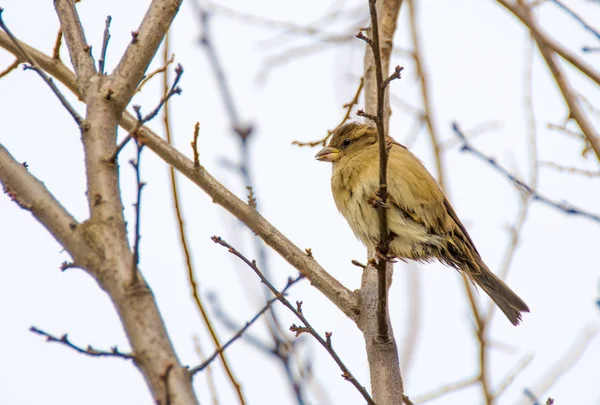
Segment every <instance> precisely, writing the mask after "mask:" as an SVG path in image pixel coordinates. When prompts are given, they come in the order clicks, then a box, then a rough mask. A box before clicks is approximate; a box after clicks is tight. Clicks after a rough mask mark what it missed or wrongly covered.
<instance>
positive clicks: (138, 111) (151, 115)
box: [110, 65, 183, 162]
mask: <svg viewBox="0 0 600 405" xmlns="http://www.w3.org/2000/svg"><path fill="white" fill-rule="evenodd" d="M182 74H183V67H182V66H181V65H177V67H176V68H175V80H174V81H173V84H172V85H171V89H170V90H169V92H168V93H167V94H165V95H163V97H162V98H161V99H160V102H159V103H158V105H157V106H156V108H155V109H154V110H152V111H150V112H149V113H148V114H146V115H145V116H143V117H142V113H141V108H140V106H137V105H134V106H133V109H134V110H135V113H136V115H137V123H136V125H135V127H134V128H133V130H132V131H130V132H129V133H128V134H127V136H126V137H125V139H123V141H122V142H121V143H120V144H119V145H118V146H117V149H116V150H115V153H114V154H113V155H112V156H111V157H110V161H111V162H114V161H116V160H117V156H119V153H121V151H122V150H123V148H124V147H125V146H126V145H127V144H128V143H129V141H130V140H131V138H133V137H136V136H137V132H138V131H139V129H140V128H141V127H142V125H144V124H145V123H147V122H148V121H151V120H152V119H154V117H156V116H157V115H158V113H159V111H160V109H161V108H162V107H163V105H164V104H165V103H166V102H167V100H169V99H170V98H171V97H173V96H174V95H175V94H181V89H180V88H179V87H178V86H177V84H178V83H179V80H181V75H182Z"/></svg>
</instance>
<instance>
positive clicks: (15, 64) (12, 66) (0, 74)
mask: <svg viewBox="0 0 600 405" xmlns="http://www.w3.org/2000/svg"><path fill="white" fill-rule="evenodd" d="M20 64H21V61H20V60H19V58H17V59H15V61H14V62H13V63H11V64H10V65H9V66H8V67H7V68H6V69H4V70H3V71H2V72H0V79H2V78H3V77H4V76H6V75H7V74H9V73H10V72H12V71H13V70H15V69H16V68H18V67H19V65H20Z"/></svg>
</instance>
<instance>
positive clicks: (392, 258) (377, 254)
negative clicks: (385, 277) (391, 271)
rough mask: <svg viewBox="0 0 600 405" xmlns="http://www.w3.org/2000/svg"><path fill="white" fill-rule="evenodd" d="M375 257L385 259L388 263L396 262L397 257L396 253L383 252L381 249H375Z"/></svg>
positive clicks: (379, 259)
mask: <svg viewBox="0 0 600 405" xmlns="http://www.w3.org/2000/svg"><path fill="white" fill-rule="evenodd" d="M375 258H376V259H377V261H382V260H383V261H384V262H386V263H396V262H397V260H396V257H395V256H394V255H392V254H391V253H388V254H385V255H384V254H383V253H381V252H380V251H379V249H376V250H375Z"/></svg>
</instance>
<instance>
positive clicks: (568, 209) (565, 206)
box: [452, 123, 600, 222]
mask: <svg viewBox="0 0 600 405" xmlns="http://www.w3.org/2000/svg"><path fill="white" fill-rule="evenodd" d="M452 129H453V130H454V133H455V134H456V135H457V136H458V137H459V138H461V140H462V141H463V145H462V147H461V151H462V152H470V153H471V154H473V155H475V156H477V157H478V158H479V159H481V160H484V161H486V162H488V163H489V164H490V165H491V166H492V167H493V168H494V169H495V170H496V171H497V172H499V173H501V174H503V175H504V176H505V177H507V178H508V179H509V180H510V181H511V182H512V183H513V184H515V185H516V186H517V187H518V188H519V189H520V190H522V191H523V192H525V193H527V194H529V195H531V198H532V199H533V200H534V201H539V202H542V203H544V204H546V205H549V206H550V207H553V208H555V209H557V210H559V211H561V212H563V213H565V214H569V215H576V216H582V217H584V218H587V219H591V220H593V221H595V222H600V216H598V215H596V214H592V213H589V212H587V211H584V210H582V209H579V208H576V207H574V206H573V205H571V204H570V203H567V202H557V201H554V200H551V199H550V198H548V197H546V196H544V195H542V194H540V193H538V192H537V191H536V190H534V189H533V188H531V187H530V186H529V185H527V184H525V183H524V182H523V181H521V180H519V179H517V178H516V177H515V175H513V174H512V173H510V172H509V171H508V170H506V169H505V168H503V167H502V166H500V165H499V164H498V163H497V162H496V160H495V159H493V158H491V157H488V156H486V155H484V154H483V153H482V152H480V151H478V150H477V149H475V148H473V146H471V144H470V143H469V142H468V141H467V138H466V137H465V135H464V134H463V133H462V132H461V130H460V129H459V127H458V124H457V123H453V124H452Z"/></svg>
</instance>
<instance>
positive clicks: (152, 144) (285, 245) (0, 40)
mask: <svg viewBox="0 0 600 405" xmlns="http://www.w3.org/2000/svg"><path fill="white" fill-rule="evenodd" d="M21 44H22V43H21ZM0 46H2V47H3V48H5V49H7V50H9V51H10V52H12V53H13V54H17V53H18V51H17V50H16V48H15V47H14V45H12V43H11V42H10V40H8V37H7V36H5V34H4V33H2V32H0ZM25 46H27V45H25ZM27 49H28V50H33V51H34V52H35V53H33V52H32V54H33V55H34V57H35V58H36V61H39V63H40V66H41V67H42V68H43V69H44V70H47V71H48V72H49V73H51V74H52V75H53V76H54V77H56V78H57V79H58V80H60V81H61V82H62V83H63V84H65V85H67V87H68V88H69V89H70V90H71V91H73V92H74V93H75V94H78V89H77V86H76V85H75V83H76V82H75V77H74V75H73V73H72V72H70V71H69V70H68V69H67V68H66V67H65V66H64V65H63V64H62V63H55V62H53V61H52V59H51V58H50V57H49V56H46V55H44V54H43V53H41V52H39V51H35V50H34V49H33V48H30V47H27ZM137 122H138V121H137V118H136V117H134V116H133V115H132V114H130V113H129V112H125V113H124V114H123V116H122V118H121V121H120V123H119V125H120V126H121V127H122V128H123V129H125V130H126V131H132V130H133V129H134V128H135V126H136V124H137ZM139 139H140V140H141V141H142V142H143V143H144V144H145V145H146V146H147V147H148V148H149V149H151V150H152V151H154V152H155V153H156V154H157V155H158V156H159V157H160V158H161V159H163V160H164V161H165V162H166V163H167V164H169V165H171V166H173V167H174V168H175V169H177V170H178V171H180V172H181V173H182V174H183V175H184V176H186V177H187V178H189V179H190V180H191V181H192V182H193V183H195V184H196V185H198V186H199V187H200V188H202V189H203V190H204V191H205V192H206V193H207V194H208V195H209V196H210V197H211V198H212V199H213V201H214V202H215V203H217V204H219V205H221V206H222V207H223V208H225V209H226V210H227V211H229V212H230V213H231V214H232V215H233V216H235V217H236V218H238V219H239V220H240V221H242V222H243V223H244V224H246V226H248V227H249V228H250V229H251V230H252V231H253V232H254V233H255V234H257V235H258V236H260V237H261V238H262V239H263V240H264V241H265V242H266V243H267V245H269V246H271V247H272V248H273V249H274V250H275V251H276V252H278V253H279V254H280V255H281V257H282V258H284V259H285V260H286V261H287V262H288V263H290V264H291V265H292V266H294V267H295V268H296V269H297V270H298V271H299V272H300V273H302V274H304V275H305V276H306V278H308V279H309V280H310V282H311V284H312V285H313V286H314V287H315V288H317V289H318V290H319V291H320V292H321V293H323V294H324V295H325V296H326V297H327V298H328V299H329V300H330V301H331V302H332V303H333V304H334V305H336V306H337V307H338V308H339V309H340V310H341V311H342V312H343V313H344V314H345V315H346V316H348V317H349V318H350V319H353V320H356V316H357V311H358V302H357V298H356V297H355V296H354V294H353V293H352V292H351V291H350V290H348V289H347V288H345V287H344V286H343V285H342V284H341V283H340V282H339V281H337V280H336V279H335V278H334V277H332V276H331V275H330V274H329V273H327V272H326V271H325V269H323V268H322V267H321V266H320V265H319V264H318V263H317V262H316V261H315V259H314V258H313V257H312V256H310V257H309V256H307V255H306V253H305V252H304V251H303V250H302V249H300V248H298V247H297V246H295V245H294V244H293V243H292V242H291V241H290V240H289V239H287V238H286V237H285V236H284V235H283V234H282V233H281V232H280V231H279V230H278V229H276V228H275V227H274V226H273V225H271V224H270V223H269V222H268V221H267V220H265V219H264V218H263V217H262V216H261V215H260V214H258V213H257V212H256V210H254V209H252V207H250V206H248V204H246V203H245V202H244V201H242V200H241V199H240V198H238V197H237V196H236V195H234V194H233V193H232V192H230V191H229V190H228V189H227V188H226V187H224V186H223V185H222V184H221V183H219V182H218V181H217V180H216V179H215V178H214V177H212V176H211V175H210V174H209V173H208V172H207V171H206V170H205V169H204V168H203V167H202V166H200V167H199V168H197V167H195V166H194V162H193V161H191V160H189V159H188V158H187V157H186V156H185V155H183V154H182V153H181V152H179V151H177V150H176V149H175V148H173V147H172V146H171V145H169V144H168V143H167V142H165V141H164V140H163V139H162V138H161V137H160V136H159V135H158V134H156V133H154V132H153V131H151V130H150V129H149V128H147V127H145V126H142V127H141V128H140V129H139Z"/></svg>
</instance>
